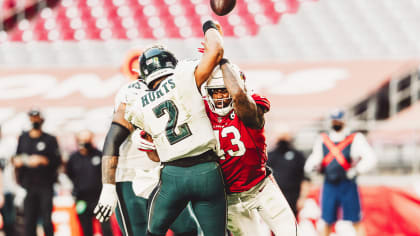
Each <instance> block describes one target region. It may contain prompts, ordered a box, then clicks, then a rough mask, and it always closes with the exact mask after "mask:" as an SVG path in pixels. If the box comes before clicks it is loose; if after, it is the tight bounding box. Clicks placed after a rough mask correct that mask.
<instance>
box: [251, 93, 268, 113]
mask: <svg viewBox="0 0 420 236" xmlns="http://www.w3.org/2000/svg"><path fill="white" fill-rule="evenodd" d="M251 97H252V98H253V99H254V101H255V103H257V105H260V106H262V107H264V108H265V109H267V111H269V110H270V107H271V105H270V101H269V100H268V99H267V98H266V97H264V96H261V95H258V94H255V93H254V94H252V95H251Z"/></svg>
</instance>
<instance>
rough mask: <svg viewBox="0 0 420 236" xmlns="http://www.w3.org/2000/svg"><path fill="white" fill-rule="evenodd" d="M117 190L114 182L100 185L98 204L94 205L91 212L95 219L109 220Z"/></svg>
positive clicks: (115, 204) (115, 203)
mask: <svg viewBox="0 0 420 236" xmlns="http://www.w3.org/2000/svg"><path fill="white" fill-rule="evenodd" d="M117 201H118V199H117V191H116V189H115V184H104V185H102V191H101V196H100V197H99V201H98V205H96V207H95V210H93V214H95V215H96V219H98V220H99V221H100V222H105V221H107V220H109V217H111V215H112V213H113V212H114V210H115V207H116V206H117Z"/></svg>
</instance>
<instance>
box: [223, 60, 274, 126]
mask: <svg viewBox="0 0 420 236" xmlns="http://www.w3.org/2000/svg"><path fill="white" fill-rule="evenodd" d="M223 60H226V59H223ZM221 63H223V64H222V65H221V66H220V69H221V70H222V73H223V79H224V82H225V86H226V89H227V90H228V92H229V94H230V96H232V99H233V109H234V110H235V113H236V115H237V116H238V117H239V119H241V120H242V122H244V124H245V125H246V126H248V127H251V128H253V129H261V128H262V127H263V126H264V122H265V120H264V113H265V112H267V110H266V109H265V108H264V107H262V106H258V105H257V104H256V103H255V101H254V99H253V98H252V97H251V96H250V95H249V94H247V92H246V90H245V88H244V85H243V82H241V80H242V79H241V77H240V75H239V74H238V73H236V72H235V71H234V70H233V68H232V66H231V65H230V64H229V62H227V61H222V62H221Z"/></svg>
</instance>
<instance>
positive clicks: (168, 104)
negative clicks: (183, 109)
mask: <svg viewBox="0 0 420 236" xmlns="http://www.w3.org/2000/svg"><path fill="white" fill-rule="evenodd" d="M165 110H166V112H167V113H168V114H169V120H168V123H166V138H167V139H168V141H169V143H170V144H171V145H174V144H175V143H177V142H179V141H181V140H183V139H185V138H187V137H188V136H191V134H192V133H191V130H190V127H189V126H188V124H187V123H184V124H182V125H179V126H178V129H179V134H177V133H176V132H175V128H176V123H177V122H178V108H177V107H176V105H175V103H174V102H173V101H171V100H166V101H164V102H162V103H161V104H159V105H157V106H156V107H154V108H153V112H154V113H155V115H156V117H157V118H160V117H162V116H163V115H164V114H165Z"/></svg>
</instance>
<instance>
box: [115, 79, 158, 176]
mask: <svg viewBox="0 0 420 236" xmlns="http://www.w3.org/2000/svg"><path fill="white" fill-rule="evenodd" d="M146 88H147V87H146V85H145V84H143V83H142V82H139V81H135V82H130V83H128V84H126V85H124V86H123V87H122V88H121V89H120V90H119V91H118V93H117V95H116V97H115V107H114V109H115V111H116V110H117V109H118V106H119V105H120V103H128V102H129V99H130V98H134V97H135V96H137V95H138V94H140V93H141V91H143V90H144V89H146ZM133 135H140V130H138V129H137V130H135V131H134V132H133V133H131V134H130V136H129V137H127V139H126V140H125V141H124V143H122V144H121V146H120V150H119V152H120V156H119V158H118V166H117V172H116V174H115V175H116V176H115V179H116V182H124V181H133V180H134V179H135V176H136V171H142V172H145V174H146V173H148V172H150V171H152V170H153V169H155V168H156V167H157V166H159V165H160V163H158V162H154V161H151V160H150V159H149V158H148V156H147V154H146V153H145V152H142V151H139V150H138V149H137V148H136V146H135V145H134V143H133V142H132V140H131V138H132V136H133Z"/></svg>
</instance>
